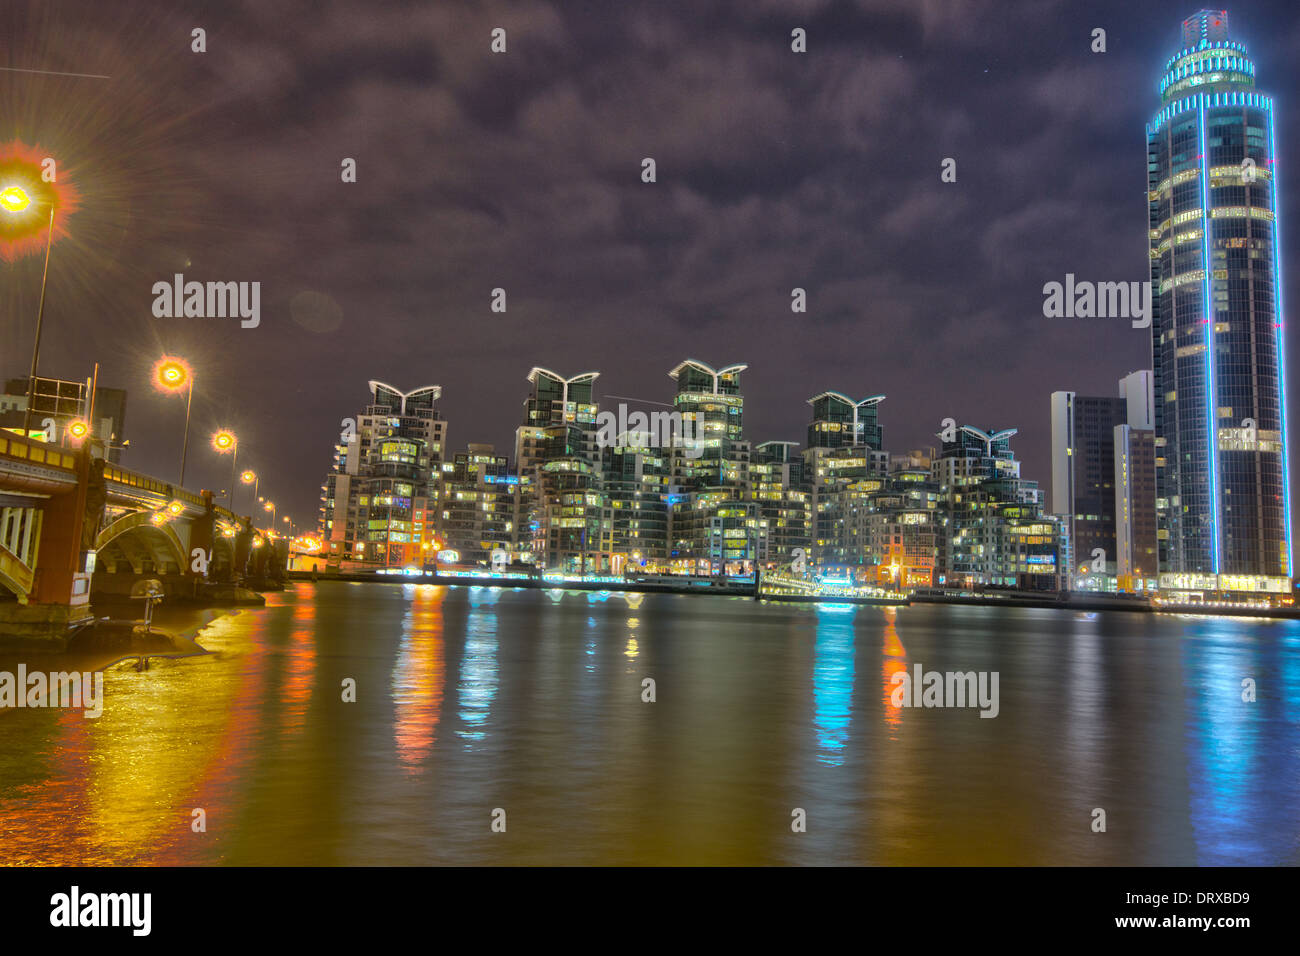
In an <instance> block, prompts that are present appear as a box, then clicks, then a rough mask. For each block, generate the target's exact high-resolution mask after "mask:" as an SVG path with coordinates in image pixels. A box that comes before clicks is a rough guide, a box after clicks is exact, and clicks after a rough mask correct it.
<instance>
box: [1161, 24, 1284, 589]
mask: <svg viewBox="0 0 1300 956" xmlns="http://www.w3.org/2000/svg"><path fill="white" fill-rule="evenodd" d="M1159 89H1160V95H1161V101H1162V102H1161V108H1160V110H1159V112H1157V113H1156V114H1155V116H1154V117H1153V118H1152V120H1151V121H1150V122H1149V123H1148V124H1147V175H1148V180H1149V185H1148V190H1149V191H1148V195H1147V198H1148V208H1149V216H1150V222H1149V228H1150V233H1149V235H1150V244H1151V285H1152V317H1151V318H1152V322H1151V334H1152V361H1153V369H1154V378H1155V382H1154V385H1155V388H1154V391H1155V430H1156V455H1157V462H1156V464H1157V469H1156V472H1157V490H1156V496H1157V499H1156V508H1157V519H1158V543H1159V563H1160V570H1161V573H1162V577H1161V585H1162V587H1168V588H1174V589H1201V590H1211V589H1213V590H1225V591H1259V590H1279V589H1281V588H1282V586H1283V585H1282V579H1284V578H1286V577H1289V576H1290V574H1291V526H1290V511H1291V503H1290V491H1289V482H1288V468H1287V457H1286V454H1287V445H1286V407H1285V399H1284V395H1285V381H1284V369H1283V363H1284V359H1283V348H1282V341H1283V319H1282V316H1283V310H1282V275H1281V272H1280V268H1279V263H1280V261H1281V256H1280V250H1279V246H1278V221H1277V211H1278V210H1279V209H1280V204H1279V203H1278V200H1277V185H1278V183H1277V173H1278V164H1277V151H1276V133H1275V130H1274V121H1273V99H1272V98H1271V97H1270V96H1267V95H1266V94H1264V93H1261V92H1259V91H1258V90H1257V89H1256V88H1255V64H1254V63H1253V62H1252V61H1251V59H1250V57H1249V56H1248V55H1247V52H1246V47H1245V46H1244V45H1243V44H1241V43H1239V42H1237V41H1235V40H1232V39H1230V38H1229V34H1228V15H1227V13H1226V11H1222V10H1203V11H1201V12H1200V13H1197V14H1196V15H1195V16H1193V17H1190V18H1188V19H1187V20H1185V21H1184V22H1183V30H1182V48H1181V49H1180V50H1179V52H1178V53H1176V54H1175V55H1174V56H1172V57H1171V58H1170V59H1169V62H1168V63H1167V64H1166V67H1165V73H1164V77H1163V78H1162V79H1161V81H1160V87H1159ZM1265 577H1269V578H1272V580H1264V578H1265Z"/></svg>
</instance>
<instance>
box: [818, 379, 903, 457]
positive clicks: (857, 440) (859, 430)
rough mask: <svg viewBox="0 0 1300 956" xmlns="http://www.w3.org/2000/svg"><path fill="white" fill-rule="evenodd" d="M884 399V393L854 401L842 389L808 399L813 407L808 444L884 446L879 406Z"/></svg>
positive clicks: (823, 446) (828, 446)
mask: <svg viewBox="0 0 1300 956" xmlns="http://www.w3.org/2000/svg"><path fill="white" fill-rule="evenodd" d="M884 400H885V396H884V395H872V396H871V397H870V398H864V399H862V400H861V401H854V400H853V399H851V398H849V397H848V396H847V395H844V394H842V393H840V392H822V393H821V394H820V395H816V396H814V397H812V398H810V399H808V404H809V405H811V406H812V407H813V417H812V421H811V422H809V423H808V447H809V448H844V447H858V446H861V445H865V446H867V447H869V448H873V449H875V450H876V451H879V450H880V449H882V448H884V447H885V445H884V429H882V428H881V427H880V422H879V405H880V403H881V402H883V401H884Z"/></svg>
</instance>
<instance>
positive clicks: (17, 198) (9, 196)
mask: <svg viewBox="0 0 1300 956" xmlns="http://www.w3.org/2000/svg"><path fill="white" fill-rule="evenodd" d="M33 202H35V203H36V204H37V205H44V206H49V207H50V224H49V227H48V229H47V230H46V234H45V269H44V271H43V272H42V273H41V304H40V307H39V308H38V309H37V310H36V341H35V342H34V343H32V368H31V371H30V372H29V373H28V375H27V409H26V411H25V412H24V413H23V437H24V438H26V437H28V431H29V430H30V428H31V424H32V405H34V404H35V403H36V364H37V362H38V361H39V360H40V357H41V326H42V325H43V324H44V322H45V283H46V280H47V279H49V277H50V247H51V246H52V245H53V244H54V203H52V202H42V201H41V200H34V199H32V198H31V197H30V196H28V195H27V192H26V191H25V190H24V189H23V188H22V187H21V186H6V187H4V188H3V189H0V209H3V210H4V211H5V212H6V213H8V214H10V215H12V216H16V215H19V214H20V213H22V212H24V211H25V210H26V209H27V207H28V206H30V205H31V204H32V203H33Z"/></svg>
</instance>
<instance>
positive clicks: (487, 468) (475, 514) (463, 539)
mask: <svg viewBox="0 0 1300 956" xmlns="http://www.w3.org/2000/svg"><path fill="white" fill-rule="evenodd" d="M437 483H438V494H437V496H436V498H435V499H434V504H435V506H436V507H435V510H436V518H435V523H434V527H435V529H436V534H437V536H438V543H439V544H440V545H441V548H442V549H443V550H444V551H451V552H454V553H455V555H456V562H455V563H457V564H461V565H490V564H491V563H492V558H493V555H494V554H496V553H501V552H503V553H504V555H505V559H506V561H507V562H510V561H514V560H516V559H517V558H518V557H519V548H518V535H519V533H518V524H519V505H520V494H519V476H518V475H515V474H512V473H511V471H510V463H509V461H508V460H507V459H506V458H505V456H503V455H497V454H496V449H495V448H494V447H493V446H492V445H483V444H471V445H469V446H468V447H467V448H466V450H465V451H463V452H457V453H456V456H455V457H454V458H453V459H452V460H451V461H446V462H443V463H442V465H441V468H440V470H439V473H438V476H437Z"/></svg>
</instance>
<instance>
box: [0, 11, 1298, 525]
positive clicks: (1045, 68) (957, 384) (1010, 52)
mask: <svg viewBox="0 0 1300 956" xmlns="http://www.w3.org/2000/svg"><path fill="white" fill-rule="evenodd" d="M1196 9H1198V8H1197V6H1196V5H1195V4H1194V3H1192V2H1178V3H1169V2H1164V0H1159V2H1143V3H1141V4H1135V3H1132V2H1131V0H1122V2H1054V0H1026V2H1016V0H951V2H949V0H856V2H854V0H737V2H734V3H721V2H719V3H707V2H696V0H684V2H666V0H644V2H636V0H629V2H612V0H599V2H595V0H593V2H555V3H544V2H533V0H523V2H510V3H505V2H495V0H494V2H483V3H458V2H451V0H425V2H396V0H387V2H386V0H356V2H320V0H275V2H268V0H245V2H236V0H222V2H212V3H201V2H189V3H187V2H184V0H182V2H176V3H167V4H160V3H152V4H147V3H137V4H131V3H120V2H115V3H112V4H105V3H102V2H100V0H79V2H58V0H7V2H6V3H5V4H4V8H3V9H2V10H0V37H3V38H4V41H3V43H0V67H5V68H6V71H5V72H0V143H3V142H6V141H10V140H17V141H20V142H22V143H25V144H27V145H28V146H39V148H40V150H41V151H43V152H44V153H46V154H48V155H51V156H54V157H57V159H58V163H59V165H58V171H59V175H60V177H65V178H66V180H67V181H69V182H74V183H75V184H76V186H77V188H78V190H79V192H80V195H81V205H80V209H79V210H78V211H77V213H76V214H75V215H74V216H71V217H69V220H68V221H67V222H66V223H65V226H66V234H65V235H63V236H61V237H60V238H59V240H58V242H57V243H56V245H55V247H54V252H53V256H52V260H51V274H50V291H49V299H48V304H47V312H46V325H45V338H44V341H43V346H42V361H41V370H42V372H43V373H44V374H50V375H58V376H60V377H63V378H73V379H75V378H84V377H86V376H88V375H89V374H90V371H91V368H92V363H93V362H95V361H98V362H100V363H101V371H100V380H101V382H102V383H103V384H106V385H112V386H117V387H122V388H126V389H127V390H128V391H129V393H130V394H129V399H128V420H127V433H128V436H129V437H130V439H131V449H130V452H129V457H128V458H127V459H126V462H127V463H128V464H130V465H132V466H133V467H136V468H139V469H142V470H146V471H149V472H152V473H155V474H158V475H160V476H163V477H173V476H174V473H175V470H176V467H177V459H178V457H179V446H180V438H181V427H182V420H183V408H182V405H181V403H180V402H179V401H178V400H176V399H175V398H172V397H169V396H164V395H160V394H157V393H155V392H153V391H152V390H151V388H150V387H149V384H148V378H149V369H150V366H151V365H152V364H153V362H154V361H155V360H156V358H157V357H158V356H159V355H160V354H162V353H163V352H170V353H174V354H179V355H183V356H185V357H187V358H188V359H189V360H190V362H191V363H192V364H193V365H194V366H195V368H196V371H197V379H196V381H197V383H198V385H197V391H196V394H195V408H194V422H195V426H194V427H195V436H196V440H195V441H194V443H193V444H192V450H191V456H190V461H191V465H190V466H189V467H190V470H189V475H190V476H191V478H190V480H188V481H187V484H191V485H196V484H202V485H205V486H207V487H213V488H222V487H224V486H225V482H226V480H227V479H226V477H225V476H226V474H228V473H226V472H225V471H224V470H223V468H222V467H221V463H220V462H218V460H217V459H216V456H215V455H214V454H212V453H211V452H209V451H208V450H207V449H206V448H205V447H204V444H203V442H202V441H201V439H203V438H204V437H206V436H207V435H208V434H209V433H210V432H211V430H212V429H213V428H214V427H216V426H219V425H227V426H230V427H232V428H233V429H234V430H235V431H236V432H237V433H238V434H239V436H240V441H241V446H240V462H241V464H243V463H245V462H247V464H248V465H249V466H250V467H254V468H257V469H259V470H260V471H261V472H262V474H263V476H264V478H263V483H262V487H263V491H264V493H267V494H269V495H270V496H272V497H274V498H275V499H276V500H277V502H278V503H279V504H280V506H281V510H282V513H283V512H284V511H285V510H287V511H288V512H289V513H290V514H292V515H293V516H294V518H295V520H297V521H299V522H314V521H315V516H316V508H317V505H318V502H317V498H318V495H319V490H318V489H319V485H320V482H321V479H322V476H323V474H324V472H325V470H326V468H327V467H328V465H329V460H330V453H331V445H332V443H333V442H334V441H335V440H336V439H337V436H338V431H339V423H340V420H341V419H343V418H345V417H347V416H350V415H355V414H356V413H357V411H358V410H359V408H360V406H361V405H362V404H364V402H365V399H366V382H367V380H368V379H371V378H379V379H382V380H386V381H388V382H391V383H392V384H394V385H396V386H398V387H400V388H414V387H417V386H421V385H426V384H440V385H442V386H443V395H444V398H443V401H442V403H441V406H442V410H443V413H444V415H445V417H446V418H447V419H448V420H449V422H450V425H449V440H450V444H451V446H452V447H453V449H458V448H463V446H464V444H465V443H466V442H470V441H489V442H495V443H496V444H497V446H498V448H501V449H506V450H507V453H508V450H509V449H510V447H511V445H512V442H513V434H514V428H515V426H516V425H518V424H519V421H520V410H521V403H522V401H523V399H524V397H525V393H526V391H527V387H528V386H527V383H526V382H525V380H524V379H525V376H526V374H527V372H528V370H529V368H530V367H532V366H533V365H543V366H547V367H550V368H554V369H555V370H557V371H560V372H562V373H564V374H574V373H577V372H579V371H587V370H598V371H600V372H601V378H600V379H599V381H598V382H597V391H598V393H599V394H602V395H620V396H635V397H638V398H643V399H647V400H654V401H668V400H669V397H670V395H671V389H672V381H671V380H670V379H669V378H668V376H667V372H668V370H669V369H671V368H672V367H673V366H674V365H676V364H677V363H678V362H679V361H681V360H682V359H684V358H687V357H692V358H698V359H700V360H702V361H705V362H708V363H710V364H713V365H722V364H729V363H733V362H747V363H748V364H749V366H750V368H749V371H747V372H746V373H745V375H744V377H743V383H744V389H745V393H746V425H747V433H748V435H749V437H751V438H752V439H753V440H755V441H756V442H757V441H763V440H768V439H787V440H796V441H800V442H802V441H803V440H804V438H805V426H806V423H807V419H808V413H809V407H808V405H807V404H806V400H807V399H808V398H810V397H811V396H813V395H815V394H817V393H818V392H821V391H824V390H826V389H836V390H840V391H844V392H847V393H849V394H852V395H855V396H866V395H870V394H876V393H881V392H883V393H885V394H886V395H888V399H887V400H886V401H885V403H884V405H883V406H882V410H881V416H882V422H883V424H884V426H885V439H886V445H887V447H889V448H890V449H891V450H895V451H902V450H906V449H908V448H912V447H917V446H920V445H923V444H929V443H932V442H933V441H934V439H933V437H932V436H933V433H934V432H935V431H936V430H937V429H938V427H939V423H940V421H941V419H943V418H944V417H948V416H951V417H953V418H956V419H957V420H958V421H961V422H970V423H973V424H979V425H981V426H997V427H1018V428H1019V429H1020V435H1019V436H1018V437H1017V439H1015V440H1014V442H1013V447H1015V448H1016V449H1017V451H1018V452H1019V453H1020V455H1021V457H1022V458H1023V459H1024V460H1025V462H1026V466H1025V472H1026V474H1027V475H1028V476H1029V477H1032V478H1037V479H1038V480H1039V481H1040V482H1041V483H1042V484H1043V486H1044V487H1046V486H1047V485H1048V484H1049V478H1050V474H1049V471H1048V462H1047V447H1048V396H1049V394H1050V393H1051V392H1052V391H1053V390H1055V389H1061V388H1069V389H1076V390H1079V391H1082V392H1088V393H1101V394H1112V393H1113V392H1114V389H1115V382H1116V380H1117V379H1118V378H1119V377H1121V376H1122V375H1124V374H1125V373H1127V372H1129V371H1131V370H1133V369H1137V368H1146V367H1149V366H1150V342H1149V339H1148V338H1147V335H1146V334H1145V333H1144V332H1142V331H1138V330H1134V329H1132V328H1130V327H1129V325H1128V323H1127V322H1126V321H1124V320H1117V319H1109V320H1107V319H1074V320H1071V319H1045V318H1044V317H1043V315H1042V303H1043V293H1042V289H1043V285H1044V283H1046V282H1049V281H1053V280H1056V281H1060V280H1062V279H1063V278H1064V276H1065V274H1066V273H1074V274H1075V275H1077V276H1078V277H1079V278H1081V279H1093V280H1098V281H1102V280H1105V281H1142V280H1145V279H1146V278H1147V273H1146V237H1145V231H1146V200H1145V190H1146V179H1145V176H1146V168H1145V165H1146V164H1145V131H1144V124H1145V122H1146V120H1147V119H1148V118H1149V116H1150V114H1151V113H1153V112H1154V111H1155V110H1156V109H1157V106H1158V97H1157V93H1156V83H1157V81H1158V78H1159V75H1160V72H1161V68H1162V66H1163V65H1164V62H1165V60H1166V59H1167V57H1168V56H1169V55H1170V54H1171V53H1173V52H1174V51H1175V49H1176V48H1177V46H1178V41H1179V37H1180V34H1179V25H1180V23H1181V21H1182V19H1183V18H1184V17H1186V16H1189V15H1190V14H1192V13H1193V12H1195V10H1196ZM1229 16H1230V18H1231V23H1232V29H1233V35H1234V37H1235V38H1237V39H1239V40H1242V41H1244V42H1245V43H1246V44H1247V45H1248V46H1249V48H1250V51H1251V53H1252V55H1253V57H1254V58H1255V60H1256V62H1257V64H1258V67H1259V81H1260V87H1261V89H1263V90H1265V91H1267V92H1271V93H1274V94H1277V95H1279V96H1281V104H1280V107H1281V109H1280V112H1279V116H1278V133H1279V138H1280V141H1281V151H1280V152H1281V156H1282V163H1283V165H1282V181H1283V182H1287V181H1289V180H1290V179H1292V178H1294V180H1295V182H1297V183H1300V173H1297V175H1296V176H1295V177H1288V176H1287V175H1286V169H1287V168H1288V167H1287V166H1286V165H1285V164H1286V162H1287V160H1286V157H1287V156H1300V116H1298V115H1297V111H1296V108H1295V100H1294V96H1293V95H1292V91H1294V90H1295V89H1297V86H1298V85H1300V84H1297V75H1296V66H1295V64H1296V62H1297V60H1300V12H1297V10H1296V8H1295V7H1294V5H1293V3H1292V2H1291V0H1274V2H1254V0H1252V2H1245V3H1240V4H1236V5H1233V6H1231V7H1229ZM196 27H197V28H202V29H203V30H204V31H205V33H206V52H204V53H196V52H193V51H192V49H191V46H192V39H191V31H192V30H193V29H195V28H196ZM496 27H501V28H504V29H505V30H506V40H507V52H506V53H504V54H494V53H493V52H491V50H490V43H491V32H492V30H493V29H494V28H496ZM796 27H800V28H803V29H804V30H806V32H807V52H806V53H804V54H796V53H794V52H792V50H791V31H792V30H793V29H794V28H796ZM1098 27H1100V28H1102V29H1104V30H1105V31H1106V46H1107V49H1106V52H1105V53H1093V52H1092V50H1091V44H1092V31H1093V30H1094V29H1095V28H1098ZM16 70H40V71H50V72H47V73H27V72H12V71H16ZM51 73H78V74H91V76H60V75H50V74H51ZM105 77H106V78H105ZM646 157H652V158H654V160H655V162H656V166H657V182H655V183H653V184H647V183H644V182H642V180H641V169H642V160H643V159H644V158H646ZM346 158H352V159H355V160H356V164H357V181H356V182H355V183H344V182H343V181H342V177H341V175H340V174H341V164H342V162H343V160H344V159H346ZM945 158H952V159H954V160H955V161H956V170H957V180H956V182H953V183H945V182H942V181H941V177H940V173H941V165H942V163H943V160H944V159H945ZM1297 168H1300V160H1297ZM1297 196H1300V185H1297V186H1296V187H1295V188H1294V189H1291V190H1287V189H1286V187H1285V186H1283V198H1284V201H1286V202H1287V204H1288V216H1289V218H1288V220H1287V229H1286V231H1285V232H1284V237H1283V249H1284V251H1289V250H1297V249H1300V235H1297V232H1296V228H1295V223H1297V222H1300V212H1298V211H1297V209H1296V206H1297V202H1300V200H1297V198H1296V197H1297ZM1288 258H1290V259H1291V260H1292V261H1294V255H1289V256H1288ZM40 266H41V262H40V258H39V257H38V256H29V257H26V258H23V259H20V260H18V261H16V262H12V263H7V262H0V323H3V325H2V327H0V336H2V337H0V357H3V362H2V363H0V374H3V375H4V376H5V377H10V376H21V375H25V374H26V368H27V362H28V357H29V354H30V348H31V336H32V329H33V325H34V318H35V314H36V308H37V297H38V293H39V285H40ZM177 272H180V273H182V274H184V275H185V277H186V278H187V279H192V280H199V281H209V280H214V281H216V280H219V281H245V282H253V281H256V282H260V283H261V296H262V303H261V305H262V316H261V324H260V326H259V327H258V328H256V329H243V328H240V326H239V323H238V321H237V320H233V319H198V318H188V319H186V318H174V319H156V318H154V316H153V314H152V306H153V292H152V287H153V284H154V283H155V282H158V281H160V280H167V279H170V278H171V277H172V276H173V275H174V274H175V273H177ZM1296 278H1297V269H1296V268H1295V267H1294V266H1293V267H1291V268H1290V270H1289V275H1288V290H1289V297H1288V301H1289V302H1290V301H1297V296H1300V286H1297V284H1296V281H1295V280H1296ZM795 287H800V288H804V289H806V290H807V296H808V311H807V312H806V313H805V314H794V313H792V312H791V308H790V301H791V298H790V297H791V290H792V289H793V288H795ZM495 288H504V289H505V290H506V295H507V312H506V313H505V314H496V313H493V312H492V311H491V309H490V305H491V296H492V290H493V289H495ZM1296 338H1297V337H1296V336H1295V335H1292V336H1291V349H1290V352H1291V360H1292V364H1294V363H1295V361H1296V356H1295V352H1296V351H1297V348H1300V346H1297V342H1296ZM1297 381H1298V379H1297V378H1296V377H1294V376H1293V378H1292V382H1293V386H1294V383H1295V382H1297ZM1290 401H1291V403H1292V407H1293V408H1295V407H1297V404H1296V402H1297V394H1296V392H1295V388H1294V387H1293V393H1292V395H1291V396H1290Z"/></svg>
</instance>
